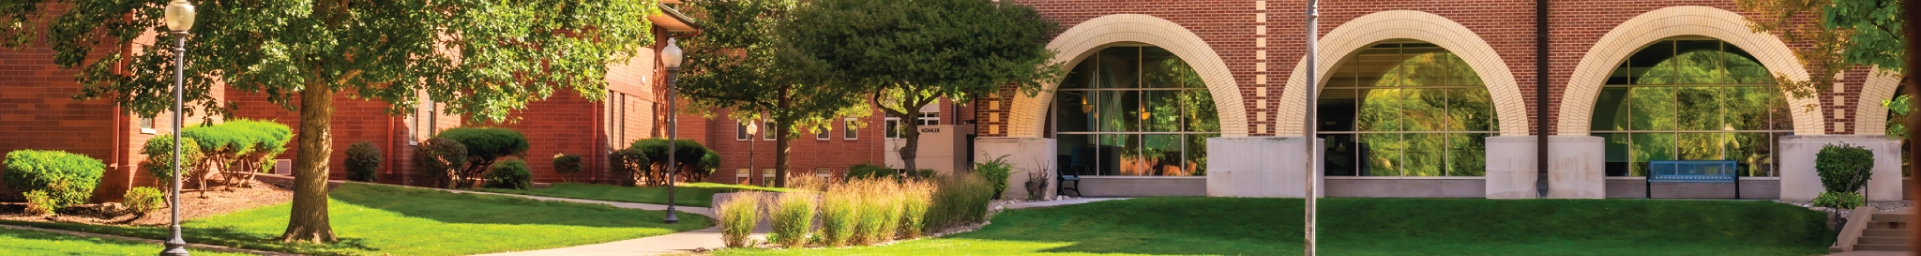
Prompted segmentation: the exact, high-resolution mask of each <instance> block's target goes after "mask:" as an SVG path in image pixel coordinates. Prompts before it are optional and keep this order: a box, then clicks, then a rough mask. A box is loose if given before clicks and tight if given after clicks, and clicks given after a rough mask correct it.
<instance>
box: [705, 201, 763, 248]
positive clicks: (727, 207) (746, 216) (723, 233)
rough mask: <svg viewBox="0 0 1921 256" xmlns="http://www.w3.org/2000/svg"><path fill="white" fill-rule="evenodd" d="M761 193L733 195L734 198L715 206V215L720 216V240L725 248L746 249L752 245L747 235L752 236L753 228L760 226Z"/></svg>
mask: <svg viewBox="0 0 1921 256" xmlns="http://www.w3.org/2000/svg"><path fill="white" fill-rule="evenodd" d="M760 198H761V192H739V193H734V198H733V199H729V200H727V202H722V203H720V205H715V206H714V207H715V208H717V209H714V210H715V211H714V213H715V214H719V215H720V216H719V217H720V240H721V241H723V242H726V243H727V247H747V246H749V245H752V244H751V242H752V241H748V240H749V239H750V237H749V235H753V234H754V226H755V225H759V224H760Z"/></svg>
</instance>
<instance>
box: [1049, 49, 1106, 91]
mask: <svg viewBox="0 0 1921 256" xmlns="http://www.w3.org/2000/svg"><path fill="white" fill-rule="evenodd" d="M1100 59H1101V55H1100V54H1095V55H1093V56H1087V58H1086V59H1081V62H1080V63H1076V64H1074V67H1073V69H1069V70H1067V75H1065V76H1064V77H1062V78H1061V84H1060V87H1059V88H1061V89H1071V88H1092V87H1091V86H1089V85H1090V84H1092V83H1094V79H1095V75H1096V74H1098V72H1096V70H1095V69H1094V67H1095V64H1096V63H1100Z"/></svg>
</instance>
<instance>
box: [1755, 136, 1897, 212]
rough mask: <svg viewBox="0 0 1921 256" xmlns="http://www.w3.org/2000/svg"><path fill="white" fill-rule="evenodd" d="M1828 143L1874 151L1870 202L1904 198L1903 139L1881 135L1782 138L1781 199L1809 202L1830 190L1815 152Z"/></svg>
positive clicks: (1869, 192) (1870, 180) (1869, 187)
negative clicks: (1816, 165)
mask: <svg viewBox="0 0 1921 256" xmlns="http://www.w3.org/2000/svg"><path fill="white" fill-rule="evenodd" d="M1828 144H1852V145H1855V146H1860V147H1863V148H1867V149H1868V151H1873V152H1874V169H1873V171H1874V174H1873V175H1871V176H1870V177H1869V178H1868V187H1867V190H1868V193H1867V197H1868V200H1869V201H1891V200H1901V198H1902V195H1901V141H1897V140H1893V139H1888V138H1887V137H1885V136H1881V135H1803V136H1786V137H1781V149H1780V150H1777V151H1775V152H1779V154H1782V155H1781V170H1780V173H1781V200H1796V201H1809V200H1814V197H1815V196H1817V195H1820V194H1821V192H1822V191H1827V190H1826V189H1825V188H1824V187H1823V186H1822V185H1821V175H1820V174H1819V173H1816V172H1815V170H1814V157H1815V154H1818V153H1820V152H1821V148H1822V147H1826V146H1827V145H1828Z"/></svg>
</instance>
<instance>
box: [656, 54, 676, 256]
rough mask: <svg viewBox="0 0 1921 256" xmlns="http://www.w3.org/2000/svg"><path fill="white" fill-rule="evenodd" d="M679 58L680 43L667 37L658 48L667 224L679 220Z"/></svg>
mask: <svg viewBox="0 0 1921 256" xmlns="http://www.w3.org/2000/svg"><path fill="white" fill-rule="evenodd" d="M680 58H681V52H680V45H676V44H674V39H673V38H667V49H661V50H660V63H661V65H663V66H666V67H667V220H666V221H667V224H674V223H679V222H680V218H678V217H674V171H675V170H676V167H680V166H679V165H675V163H674V160H675V158H679V156H680V152H679V151H677V150H676V149H674V144H679V142H680V141H678V140H675V138H674V135H675V133H676V132H678V129H677V128H679V127H680V121H679V118H676V117H675V115H674V113H677V112H674V105H676V104H675V100H674V91H676V90H678V89H676V88H675V86H674V82H676V80H679V78H677V77H674V73H676V72H680Z"/></svg>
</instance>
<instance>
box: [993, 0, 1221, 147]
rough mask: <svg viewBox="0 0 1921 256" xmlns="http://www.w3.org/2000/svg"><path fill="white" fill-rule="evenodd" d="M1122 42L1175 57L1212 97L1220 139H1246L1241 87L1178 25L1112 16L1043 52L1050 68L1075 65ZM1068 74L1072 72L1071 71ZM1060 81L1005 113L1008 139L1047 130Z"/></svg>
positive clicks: (1017, 102)
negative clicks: (1049, 55)
mask: <svg viewBox="0 0 1921 256" xmlns="http://www.w3.org/2000/svg"><path fill="white" fill-rule="evenodd" d="M1123 42H1139V43H1146V44H1149V45H1154V46H1157V47H1161V48H1162V49H1167V51H1168V52H1172V53H1174V55H1175V56H1179V57H1180V58H1181V60H1182V61H1186V62H1187V64H1188V65H1192V66H1193V67H1194V71H1195V72H1196V73H1200V75H1201V81H1202V82H1204V83H1206V84H1207V91H1208V92H1209V93H1210V94H1211V95H1212V96H1213V97H1214V107H1215V108H1216V109H1218V110H1219V112H1218V113H1219V114H1220V122H1221V136H1223V137H1241V136H1247V128H1248V127H1247V112H1246V109H1247V108H1246V106H1245V105H1246V103H1245V102H1241V92H1240V86H1239V85H1237V84H1235V81H1234V75H1233V74H1232V73H1230V72H1229V71H1228V69H1227V62H1225V61H1222V60H1221V57H1220V54H1216V53H1215V52H1214V48H1211V47H1208V45H1207V42H1206V41H1202V40H1201V37H1200V36H1199V35H1195V34H1194V32H1191V31H1188V30H1187V28H1184V27H1181V25H1180V24H1175V23H1174V22H1171V21H1167V20H1164V19H1161V18H1157V17H1154V16H1148V15H1141V14H1114V15H1107V16H1101V17H1099V18H1094V19H1090V20H1087V21H1085V22H1081V23H1080V24H1077V25H1074V27H1073V28H1068V29H1067V31H1066V32H1062V33H1061V34H1060V36H1056V37H1054V41H1053V42H1049V43H1048V44H1047V49H1049V50H1054V52H1056V55H1054V59H1053V60H1050V61H1051V62H1052V63H1065V64H1066V65H1073V64H1074V63H1078V62H1080V60H1081V59H1084V58H1087V56H1092V55H1093V54H1094V53H1095V52H1097V51H1099V50H1100V49H1102V48H1106V47H1107V46H1109V45H1114V44H1116V43H1123ZM1069 68H1071V67H1069ZM1058 86H1060V81H1059V80H1055V81H1048V82H1047V83H1043V84H1042V89H1043V90H1042V91H1041V93H1039V94H1035V95H1033V96H1026V95H1022V96H1018V97H1016V98H1014V104H1013V106H1011V107H1010V108H1009V116H1008V118H1007V121H1008V125H1007V127H1008V128H1007V132H1008V134H1007V136H1008V137H1015V138H1039V137H1041V135H1042V134H1044V131H1042V129H1045V128H1044V127H1047V126H1046V125H1044V122H1047V104H1050V103H1053V99H1054V88H1056V87H1058Z"/></svg>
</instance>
